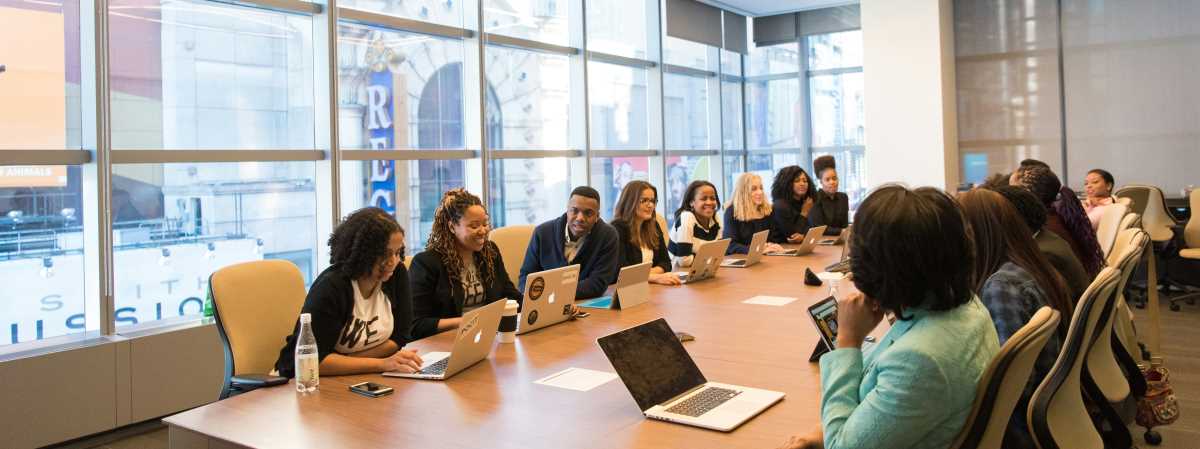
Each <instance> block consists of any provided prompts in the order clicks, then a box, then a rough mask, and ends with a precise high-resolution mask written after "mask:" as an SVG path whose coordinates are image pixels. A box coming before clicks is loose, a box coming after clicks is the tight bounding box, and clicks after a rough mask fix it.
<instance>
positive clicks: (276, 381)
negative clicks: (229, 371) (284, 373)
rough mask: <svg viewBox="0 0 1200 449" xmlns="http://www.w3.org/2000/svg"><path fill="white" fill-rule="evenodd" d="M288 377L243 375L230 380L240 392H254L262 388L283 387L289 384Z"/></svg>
mask: <svg viewBox="0 0 1200 449" xmlns="http://www.w3.org/2000/svg"><path fill="white" fill-rule="evenodd" d="M287 381H288V380H287V378H286V377H281V376H272V375H270V374H242V375H240V376H233V377H230V378H229V383H231V384H233V386H234V387H236V388H237V389H239V390H243V391H245V390H253V389H255V388H260V387H270V386H273V385H282V384H286V383H287Z"/></svg>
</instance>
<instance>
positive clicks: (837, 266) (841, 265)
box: [825, 259, 850, 273]
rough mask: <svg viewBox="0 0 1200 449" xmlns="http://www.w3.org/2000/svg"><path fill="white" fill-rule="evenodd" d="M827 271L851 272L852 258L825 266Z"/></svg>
mask: <svg viewBox="0 0 1200 449" xmlns="http://www.w3.org/2000/svg"><path fill="white" fill-rule="evenodd" d="M825 271H828V272H830V273H849V272H850V259H846V260H843V261H841V262H837V263H834V264H833V265H830V266H828V267H825Z"/></svg>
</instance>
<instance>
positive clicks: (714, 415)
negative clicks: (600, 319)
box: [596, 318, 784, 432]
mask: <svg viewBox="0 0 1200 449" xmlns="http://www.w3.org/2000/svg"><path fill="white" fill-rule="evenodd" d="M596 342H597V343H599V344H600V349H602V350H603V351H604V355H605V356H606V357H608V361H609V363H612V366H613V369H615V370H616V371H617V375H618V376H620V377H621V382H623V383H625V388H626V389H628V390H629V394H630V395H632V396H633V399H634V401H636V402H637V404H638V407H639V408H641V409H642V414H643V415H645V416H646V417H648V418H654V419H660V420H663V421H670V422H676V423H680V424H687V425H691V426H697V427H704V428H707V429H714V430H720V431H724V432H728V431H731V430H733V429H735V428H737V427H738V426H740V425H741V424H742V423H744V422H746V421H749V420H750V418H753V417H754V416H755V415H758V414H759V413H762V411H763V410H766V409H767V408H768V407H770V406H772V405H774V404H775V403H776V402H779V401H780V400H781V399H783V396H784V394H783V393H781V392H778V391H770V390H762V389H758V388H749V387H742V386H738V385H729V384H722V383H716V382H709V381H708V379H705V378H704V374H702V373H701V372H700V368H697V367H696V362H694V361H692V358H691V356H689V355H688V353H687V350H685V349H684V348H683V344H682V343H680V342H679V339H678V338H677V337H676V336H675V332H673V331H671V327H670V326H668V325H667V321H666V320H665V319H663V318H659V319H657V320H654V321H651V322H649V323H645V324H642V325H639V326H636V327H632V328H629V329H626V330H623V331H620V332H617V333H615V334H610V335H607V336H604V337H600V339H598V340H596Z"/></svg>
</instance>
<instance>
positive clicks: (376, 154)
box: [341, 149, 479, 161]
mask: <svg viewBox="0 0 1200 449" xmlns="http://www.w3.org/2000/svg"><path fill="white" fill-rule="evenodd" d="M476 157H479V152H478V151H476V150H461V149H460V150H342V151H341V158H342V160H343V161H434V160H436V161H449V160H469V159H475V158H476Z"/></svg>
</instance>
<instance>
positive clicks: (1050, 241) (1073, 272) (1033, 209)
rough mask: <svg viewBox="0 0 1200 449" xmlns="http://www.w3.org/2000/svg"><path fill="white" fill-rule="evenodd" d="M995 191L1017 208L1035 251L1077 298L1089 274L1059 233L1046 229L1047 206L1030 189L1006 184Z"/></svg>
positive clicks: (1071, 296) (1071, 294)
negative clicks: (1035, 247)
mask: <svg viewBox="0 0 1200 449" xmlns="http://www.w3.org/2000/svg"><path fill="white" fill-rule="evenodd" d="M995 191H996V193H999V194H1000V195H1002V196H1003V197H1004V199H1006V200H1008V202H1009V204H1011V205H1012V206H1013V208H1015V209H1016V211H1017V214H1018V215H1020V216H1021V219H1022V220H1023V221H1024V223H1025V226H1026V227H1027V228H1029V231H1030V232H1032V233H1033V240H1034V242H1035V243H1036V244H1037V247H1038V251H1040V252H1041V253H1042V255H1043V256H1045V257H1046V260H1047V261H1049V262H1050V265H1051V266H1053V267H1054V270H1055V271H1057V272H1058V274H1059V275H1060V276H1062V278H1063V280H1064V281H1066V284H1067V294H1068V295H1069V297H1070V298H1072V302H1074V301H1078V300H1079V298H1080V297H1082V296H1083V292H1084V291H1085V290H1087V288H1088V285H1089V284H1091V283H1092V276H1089V275H1088V273H1087V270H1084V269H1083V264H1082V263H1080V262H1079V258H1078V257H1075V252H1074V251H1071V245H1070V244H1068V243H1067V241H1066V240H1063V239H1062V237H1059V236H1058V234H1055V233H1053V232H1049V231H1046V230H1045V225H1046V207H1045V206H1043V205H1042V202H1041V201H1040V200H1038V199H1037V197H1036V196H1034V195H1033V193H1032V192H1030V191H1029V190H1026V189H1025V188H1023V187H1017V186H1005V187H1000V188H997V189H995Z"/></svg>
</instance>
